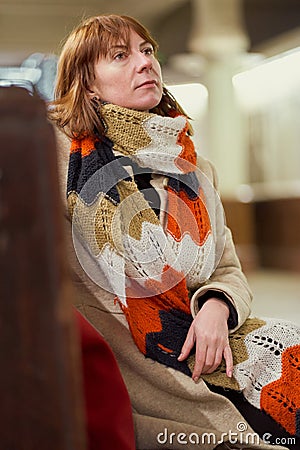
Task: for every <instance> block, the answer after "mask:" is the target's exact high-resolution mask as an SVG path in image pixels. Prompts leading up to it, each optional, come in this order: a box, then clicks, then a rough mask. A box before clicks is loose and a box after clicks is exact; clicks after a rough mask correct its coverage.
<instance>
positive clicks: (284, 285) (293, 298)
mask: <svg viewBox="0 0 300 450" xmlns="http://www.w3.org/2000/svg"><path fill="white" fill-rule="evenodd" d="M247 278H248V281H249V284H250V286H251V289H252V291H253V304H252V315H254V316H260V317H276V318H281V319H287V320H291V321H293V322H294V323H297V324H298V325H299V326H300V274H299V273H290V272H283V271H276V270H259V271H255V272H250V273H248V274H247Z"/></svg>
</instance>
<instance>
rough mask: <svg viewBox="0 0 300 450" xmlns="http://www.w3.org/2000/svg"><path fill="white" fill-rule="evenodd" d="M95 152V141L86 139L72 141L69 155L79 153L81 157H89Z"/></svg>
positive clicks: (89, 138) (90, 138)
mask: <svg viewBox="0 0 300 450" xmlns="http://www.w3.org/2000/svg"><path fill="white" fill-rule="evenodd" d="M94 150H95V139H94V138H92V137H86V138H84V139H78V140H77V139H73V140H72V143H71V149H70V153H76V152H79V151H80V152H81V156H82V157H83V158H84V157H85V156H89V155H90V154H91V153H92V152H93V151H94Z"/></svg>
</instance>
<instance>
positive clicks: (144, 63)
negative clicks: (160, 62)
mask: <svg viewBox="0 0 300 450" xmlns="http://www.w3.org/2000/svg"><path fill="white" fill-rule="evenodd" d="M136 64H137V69H138V71H139V72H142V71H144V70H151V69H152V60H151V57H150V56H149V55H146V54H145V53H139V55H138V56H137V63H136Z"/></svg>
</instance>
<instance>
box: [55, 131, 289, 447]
mask: <svg viewBox="0 0 300 450" xmlns="http://www.w3.org/2000/svg"><path fill="white" fill-rule="evenodd" d="M57 142H58V166H59V178H60V185H61V192H62V200H63V204H64V216H65V223H66V239H67V250H68V258H69V262H70V267H71V272H72V278H73V282H74V287H75V298H74V304H75V305H76V307H77V308H78V309H79V310H80V311H81V312H82V313H83V314H84V315H85V317H86V318H87V319H88V320H89V321H90V322H91V323H92V324H93V325H94V326H95V327H96V328H97V330H99V332H100V333H101V334H102V335H103V336H104V338H105V339H106V341H107V342H108V343H109V344H110V346H111V348H112V350H113V352H114V354H115V356H116V359H117V361H118V364H119V367H120V370H121V373H122V375H123V377H124V380H125V383H126V386H127V389H128V391H129V395H130V398H131V403H132V409H133V416H134V424H135V433H136V447H137V449H138V450H146V449H147V450H148V449H149V450H152V449H168V448H170V449H173V450H180V449H182V448H185V449H187V450H190V449H191V450H192V449H195V448H202V449H203V450H210V449H213V448H216V447H217V446H218V444H219V446H218V448H224V449H225V448H226V449H228V448H247V449H248V448H249V449H260V450H262V449H273V450H274V446H268V445H266V444H264V443H262V442H261V441H260V443H259V445H258V442H257V436H255V434H254V432H253V430H251V428H250V426H249V425H248V424H247V423H246V421H245V420H244V419H243V417H242V416H241V415H240V413H239V412H238V411H237V410H236V408H235V407H234V406H233V405H232V404H231V403H230V402H229V400H227V399H226V398H224V397H222V396H220V395H218V394H214V393H212V392H211V391H210V390H209V389H208V388H207V387H206V385H205V383H204V382H203V381H202V380H201V379H200V381H199V382H198V383H197V384H195V383H194V382H193V381H192V379H191V378H190V377H188V376H186V375H184V374H182V373H180V372H178V371H175V370H174V369H170V368H166V367H165V366H163V365H162V364H160V363H158V362H154V361H152V360H151V359H149V358H145V356H144V355H143V354H141V353H140V352H139V350H138V349H137V347H136V345H135V344H134V342H133V340H132V338H131V335H130V332H129V331H128V327H127V324H126V321H125V318H124V316H123V314H122V312H121V311H120V309H119V306H118V305H115V304H114V296H113V294H111V293H109V292H106V291H105V290H103V289H101V288H100V287H99V286H98V285H96V284H95V283H93V281H92V280H91V279H90V278H89V277H88V276H87V275H86V273H85V272H84V270H83V269H82V267H81V266H80V264H79V262H78V260H77V258H76V254H75V251H74V246H73V241H72V233H71V224H70V221H69V218H68V212H67V205H66V179H67V170H68V158H69V146H70V143H69V141H68V139H67V138H66V137H65V136H64V135H63V134H62V133H60V132H57ZM199 164H200V169H201V170H203V171H204V173H205V174H206V175H207V176H208V177H209V178H210V179H211V180H212V181H213V182H214V184H216V180H215V178H216V177H215V173H214V170H213V168H212V166H211V164H210V163H209V162H208V161H206V160H204V159H203V158H199ZM208 289H214V290H220V291H222V292H224V293H225V294H226V295H227V296H228V298H229V299H230V300H231V301H232V303H233V304H234V306H235V308H236V309H237V312H238V317H239V326H240V325H241V324H242V323H243V322H244V321H245V319H246V318H247V317H248V315H249V313H250V303H251V293H250V291H249V288H248V284H247V281H246V278H245V276H244V275H243V273H242V272H241V268H240V264H239V261H238V258H237V256H236V253H235V250H234V245H233V242H232V238H231V234H230V231H229V230H227V236H226V245H225V249H224V253H223V256H222V258H221V261H220V263H219V265H218V267H217V269H216V271H215V272H214V274H213V276H212V277H211V278H210V280H209V281H208V282H207V283H205V284H204V285H203V286H201V287H200V289H199V290H198V291H197V292H196V293H195V295H194V296H193V298H192V304H191V310H192V313H193V315H195V314H196V312H197V307H196V303H197V302H195V299H196V297H197V296H199V295H201V294H203V293H204V292H205V291H206V290H208ZM241 423H243V424H245V426H246V427H247V430H246V431H244V432H242V434H241V432H240V431H239V428H238V427H241V426H242V425H239V424H241ZM267 431H268V430H266V432H267ZM222 433H224V434H223V437H222ZM226 433H227V434H226ZM230 433H231V439H230ZM234 433H237V434H234ZM251 433H252V434H251ZM237 436H239V440H240V442H241V445H239V444H235V443H234V440H235V438H236V437H237ZM230 440H231V441H232V443H230ZM223 441H224V442H225V443H226V445H225V444H223ZM196 444H198V445H196ZM276 448H283V447H276Z"/></svg>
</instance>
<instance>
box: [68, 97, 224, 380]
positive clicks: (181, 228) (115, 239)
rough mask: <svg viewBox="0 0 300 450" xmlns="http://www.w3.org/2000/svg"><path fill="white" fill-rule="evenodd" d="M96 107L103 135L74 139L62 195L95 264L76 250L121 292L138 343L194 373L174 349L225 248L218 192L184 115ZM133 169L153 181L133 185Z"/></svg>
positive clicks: (103, 281)
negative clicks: (152, 197)
mask: <svg viewBox="0 0 300 450" xmlns="http://www.w3.org/2000/svg"><path fill="white" fill-rule="evenodd" d="M101 117H102V120H103V122H104V123H105V126H106V137H105V138H102V139H100V138H99V139H98V138H95V137H86V138H83V139H80V140H74V141H73V142H72V146H71V155H70V164H69V174H68V188H67V189H68V205H69V209H70V213H71V216H72V220H73V225H74V230H75V229H76V234H77V235H78V234H79V235H80V236H81V240H82V241H83V242H84V243H85V245H87V246H88V249H89V252H90V253H91V254H92V255H93V260H94V261H95V266H94V267H93V268H87V265H86V263H85V261H83V258H81V257H80V251H77V254H79V259H81V264H82V266H83V267H84V269H85V270H86V271H87V272H88V273H89V275H90V277H91V278H92V279H93V280H94V281H96V282H97V283H98V284H99V285H101V287H103V288H105V289H106V290H109V291H111V292H113V293H114V294H115V295H116V296H117V298H118V300H119V301H120V304H121V307H122V309H123V311H124V313H125V315H126V318H127V320H128V324H129V328H130V331H131V333H132V336H133V338H134V340H135V342H136V344H137V346H138V348H139V349H140V350H141V352H143V353H144V354H145V355H146V356H149V357H151V358H153V359H155V360H158V361H160V362H162V363H164V364H166V365H168V366H171V367H174V368H176V369H179V370H181V371H183V372H184V373H186V374H190V373H191V372H190V369H189V367H188V365H187V363H186V362H184V363H183V362H181V363H180V362H178V361H177V357H178V356H179V354H180V350H181V347H182V345H183V343H184V340H185V337H186V333H187V331H188V329H189V326H190V324H191V322H192V316H191V312H190V291H191V290H192V289H196V288H197V287H199V286H200V284H201V283H203V282H204V281H205V280H207V279H208V278H209V277H210V275H211V274H212V272H213V271H214V269H215V267H216V265H217V263H218V258H220V257H221V254H222V250H223V248H221V247H222V246H220V241H219V240H217V239H216V236H215V235H216V232H215V229H216V223H215V214H214V211H215V208H216V204H217V203H218V202H219V200H218V196H217V194H216V193H215V191H214V188H213V186H212V185H211V184H210V182H209V181H208V180H207V178H206V177H205V176H204V175H203V174H202V173H201V172H200V171H199V170H198V169H197V167H196V159H197V156H196V152H195V149H194V145H193V142H192V140H191V139H190V137H189V136H188V134H187V130H188V123H187V120H186V118H185V117H183V116H177V117H161V116H157V115H155V114H151V113H147V112H140V111H134V110H130V109H126V108H120V107H118V106H115V105H112V104H104V105H102V107H101ZM132 170H134V172H135V173H134V175H133V174H132ZM137 172H140V173H141V172H142V173H143V176H145V175H146V174H148V175H149V174H150V176H151V181H150V185H149V186H150V189H145V190H143V191H141V190H139V188H138V186H137V184H136V182H135V179H136V177H137V176H138V173H137ZM162 180H164V185H162V186H161V187H160V189H155V192H156V193H157V192H158V197H159V200H158V201H159V202H160V204H159V205H157V208H156V209H157V210H159V217H158V216H157V213H156V212H155V211H154V209H155V205H153V204H152V205H151V206H152V207H150V205H149V201H148V200H147V198H148V197H149V195H148V194H149V192H148V191H151V190H152V189H151V183H152V182H153V183H154V184H155V181H156V182H157V181H160V182H162ZM164 202H165V204H166V205H167V207H164V206H163V204H164ZM209 205H211V208H210V209H211V211H212V212H211V213H210V212H209ZM222 217H223V216H222ZM218 226H219V228H220V224H218ZM220 234H221V235H222V233H220ZM75 247H78V248H79V244H78V246H76V245H75ZM99 269H100V270H99Z"/></svg>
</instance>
